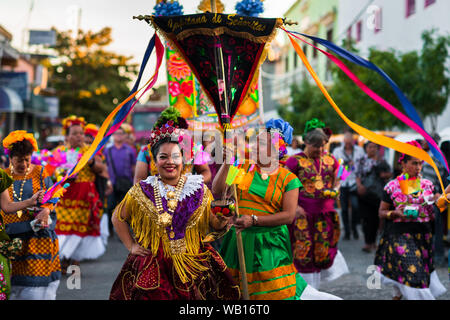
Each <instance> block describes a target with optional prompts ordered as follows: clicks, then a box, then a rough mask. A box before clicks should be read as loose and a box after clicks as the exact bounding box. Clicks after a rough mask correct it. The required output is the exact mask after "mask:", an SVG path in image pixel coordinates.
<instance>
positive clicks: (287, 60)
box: [284, 55, 289, 72]
mask: <svg viewBox="0 0 450 320" xmlns="http://www.w3.org/2000/svg"><path fill="white" fill-rule="evenodd" d="M284 71H285V72H288V71H289V55H287V56H286V59H285V62H284Z"/></svg>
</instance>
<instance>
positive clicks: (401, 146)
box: [287, 33, 445, 190]
mask: <svg viewBox="0 0 450 320" xmlns="http://www.w3.org/2000/svg"><path fill="white" fill-rule="evenodd" d="M287 35H288V37H289V40H290V41H291V43H292V45H293V47H294V49H295V51H296V52H297V54H298V56H299V57H300V59H301V60H302V61H303V64H304V65H305V67H306V69H307V70H308V72H309V73H310V74H311V76H312V77H313V79H314V81H315V82H316V83H317V86H318V87H319V89H320V91H322V93H323V94H324V96H325V98H326V99H327V100H328V102H329V103H330V104H331V106H332V107H333V109H334V110H335V111H336V112H337V114H338V115H339V116H340V117H341V118H342V120H344V121H345V123H347V125H348V126H349V127H350V128H352V129H353V130H354V131H355V132H357V133H358V134H359V135H361V136H363V137H365V138H366V139H367V140H370V141H372V142H374V143H376V144H379V145H382V146H384V147H387V148H391V149H394V150H396V151H398V152H401V153H404V154H407V155H410V156H412V157H415V158H418V159H420V160H423V161H425V162H426V163H428V164H429V165H430V166H432V167H433V169H434V171H435V173H436V175H437V176H438V178H439V182H440V184H441V188H442V190H445V188H444V184H443V182H442V179H441V176H440V174H439V170H438V168H437V166H436V164H435V163H434V161H433V159H432V158H431V157H430V155H429V154H428V153H427V152H425V151H424V150H422V149H420V148H417V147H415V146H412V145H410V144H407V143H403V142H400V141H397V140H394V139H391V138H388V137H385V136H383V135H380V134H377V133H375V132H373V131H370V130H368V129H366V128H364V127H361V126H360V125H358V124H356V123H354V122H352V121H351V120H350V119H348V118H347V117H346V116H345V114H344V113H343V112H342V111H341V109H339V107H338V106H337V105H336V103H335V102H334V100H333V99H332V98H331V96H330V94H329V93H328V91H327V90H326V89H325V87H324V85H323V84H322V81H321V80H320V79H319V77H318V76H317V74H316V73H315V71H314V70H313V68H312V67H311V64H310V63H309V61H308V59H307V58H306V56H305V54H304V52H303V50H302V49H301V47H300V45H299V44H298V43H297V42H296V41H295V39H294V38H293V37H292V36H291V35H290V34H289V33H287Z"/></svg>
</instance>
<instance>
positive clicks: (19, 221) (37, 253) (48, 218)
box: [2, 130, 61, 300]
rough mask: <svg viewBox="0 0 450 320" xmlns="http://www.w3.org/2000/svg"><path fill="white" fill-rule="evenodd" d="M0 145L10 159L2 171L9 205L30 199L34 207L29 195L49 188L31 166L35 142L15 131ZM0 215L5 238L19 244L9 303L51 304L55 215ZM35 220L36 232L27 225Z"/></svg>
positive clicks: (56, 271) (56, 269) (56, 273)
mask: <svg viewBox="0 0 450 320" xmlns="http://www.w3.org/2000/svg"><path fill="white" fill-rule="evenodd" d="M3 145H4V147H5V148H6V149H7V150H8V152H9V154H10V159H11V161H10V162H11V166H10V168H8V169H6V173H7V174H8V175H11V177H12V179H13V183H12V184H11V185H10V187H9V188H8V192H7V193H8V196H9V198H10V199H13V201H24V200H26V199H30V200H29V202H31V203H33V204H35V203H36V201H35V200H33V198H35V196H33V194H36V193H39V191H40V190H46V189H48V188H49V187H51V186H52V184H53V182H52V180H51V178H50V177H49V175H48V174H47V172H46V170H45V169H44V168H43V167H42V166H39V165H34V164H32V163H31V156H32V153H33V151H37V150H38V147H37V143H36V140H35V139H34V137H33V135H32V134H31V133H26V132H25V131H22V130H19V131H13V132H11V133H10V134H9V135H8V136H7V137H6V138H5V139H4V140H3ZM31 206H32V205H31ZM31 206H30V207H31ZM2 215H3V218H4V224H5V231H6V233H7V234H8V236H9V238H11V239H13V238H19V239H20V240H21V242H22V248H21V250H20V251H18V253H17V255H16V257H15V259H14V260H12V261H11V265H12V269H11V270H12V272H11V296H10V299H11V300H54V299H55V298H56V290H57V288H58V285H59V281H60V278H61V268H60V262H59V255H58V249H59V248H58V238H57V236H56V233H55V223H56V214H55V211H54V210H50V209H49V208H44V209H43V210H42V211H40V212H39V213H38V214H37V215H36V214H35V213H33V212H32V211H30V210H28V209H27V208H23V209H21V210H17V211H14V212H10V213H7V212H2ZM35 219H37V220H38V224H40V225H41V228H40V229H37V230H36V231H34V230H33V229H32V226H31V225H30V223H31V222H32V221H33V220H35Z"/></svg>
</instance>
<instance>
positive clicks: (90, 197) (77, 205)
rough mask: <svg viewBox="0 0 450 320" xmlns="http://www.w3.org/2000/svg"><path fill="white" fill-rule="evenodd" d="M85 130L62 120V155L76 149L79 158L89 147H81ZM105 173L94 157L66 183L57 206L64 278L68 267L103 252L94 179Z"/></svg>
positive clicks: (99, 203)
mask: <svg viewBox="0 0 450 320" xmlns="http://www.w3.org/2000/svg"><path fill="white" fill-rule="evenodd" d="M84 126H85V121H84V118H77V117H76V116H70V117H68V118H66V119H64V120H63V131H64V132H63V133H64V134H65V135H66V145H65V146H62V147H58V148H59V149H60V150H62V151H68V150H70V149H78V150H79V153H81V154H83V153H84V152H86V151H87V150H88V149H89V146H88V145H86V144H85V143H84ZM104 170H105V164H104V163H103V161H102V159H101V157H100V156H99V155H98V154H97V155H95V156H94V158H93V159H91V160H89V162H88V165H86V166H84V167H83V169H81V171H80V172H79V173H78V174H77V175H76V177H75V178H73V179H69V181H68V182H69V183H70V186H69V187H68V188H67V190H66V192H65V193H64V195H63V196H62V198H61V199H60V200H59V202H58V205H57V206H56V214H57V216H58V221H57V223H56V227H55V230H56V234H57V235H58V239H59V247H60V256H61V259H62V261H61V266H62V272H63V274H65V272H66V269H67V267H68V266H69V265H71V264H74V265H77V264H79V262H80V261H81V260H85V259H97V258H98V257H100V256H101V255H102V254H103V253H104V252H105V244H104V242H103V241H102V239H101V234H100V220H101V216H102V213H103V203H102V199H100V196H99V194H98V191H97V189H96V187H95V175H96V174H101V173H102V172H103V171H104Z"/></svg>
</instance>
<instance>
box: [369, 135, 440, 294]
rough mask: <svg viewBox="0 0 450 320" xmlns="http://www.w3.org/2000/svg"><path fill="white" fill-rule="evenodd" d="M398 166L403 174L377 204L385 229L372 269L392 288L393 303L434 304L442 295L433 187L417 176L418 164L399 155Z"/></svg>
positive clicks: (419, 164)
mask: <svg viewBox="0 0 450 320" xmlns="http://www.w3.org/2000/svg"><path fill="white" fill-rule="evenodd" d="M408 143H409V144H411V145H413V146H416V147H417V148H421V146H420V144H419V143H417V142H416V141H411V142H408ZM399 162H400V163H401V166H402V170H403V174H402V175H401V176H399V177H397V178H396V179H394V180H392V181H390V182H389V183H388V184H387V185H386V186H385V188H384V194H383V198H382V201H381V204H380V209H379V215H380V218H381V219H385V226H384V230H383V235H382V237H381V239H380V242H379V245H378V249H377V252H376V256H375V265H377V267H378V270H379V272H380V273H381V279H382V283H386V284H392V285H393V286H394V300H400V299H402V298H405V299H408V300H417V299H419V300H434V299H435V297H437V296H439V295H441V294H443V293H444V292H445V291H446V289H445V288H444V286H443V285H442V284H441V282H440V281H439V278H438V275H437V273H436V271H435V268H434V260H433V258H434V257H433V245H432V222H433V219H434V212H433V203H434V200H435V197H434V187H433V184H432V183H431V182H430V181H429V180H426V179H423V178H422V176H421V175H420V172H421V170H422V161H421V160H419V159H417V158H414V157H411V156H409V155H405V154H403V155H402V156H401V157H400V160H399Z"/></svg>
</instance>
